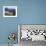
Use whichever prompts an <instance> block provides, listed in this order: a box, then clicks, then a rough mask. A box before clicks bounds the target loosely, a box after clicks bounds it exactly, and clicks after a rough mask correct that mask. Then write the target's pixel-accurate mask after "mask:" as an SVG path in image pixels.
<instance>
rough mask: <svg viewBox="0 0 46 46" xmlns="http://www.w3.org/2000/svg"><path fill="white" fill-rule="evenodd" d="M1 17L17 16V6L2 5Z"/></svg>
mask: <svg viewBox="0 0 46 46" xmlns="http://www.w3.org/2000/svg"><path fill="white" fill-rule="evenodd" d="M3 17H17V6H3Z"/></svg>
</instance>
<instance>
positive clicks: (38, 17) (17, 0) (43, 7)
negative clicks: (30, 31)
mask: <svg viewBox="0 0 46 46" xmlns="http://www.w3.org/2000/svg"><path fill="white" fill-rule="evenodd" d="M4 5H5V6H7V5H8V6H11V5H13V6H14V5H17V6H18V10H17V11H18V13H17V15H18V17H17V18H4V17H3V14H2V12H3V6H4ZM18 24H46V0H0V44H7V43H8V39H7V36H8V34H9V32H11V31H12V32H16V34H17V32H18V30H17V25H18ZM17 42H18V41H17V40H16V43H17Z"/></svg>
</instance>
